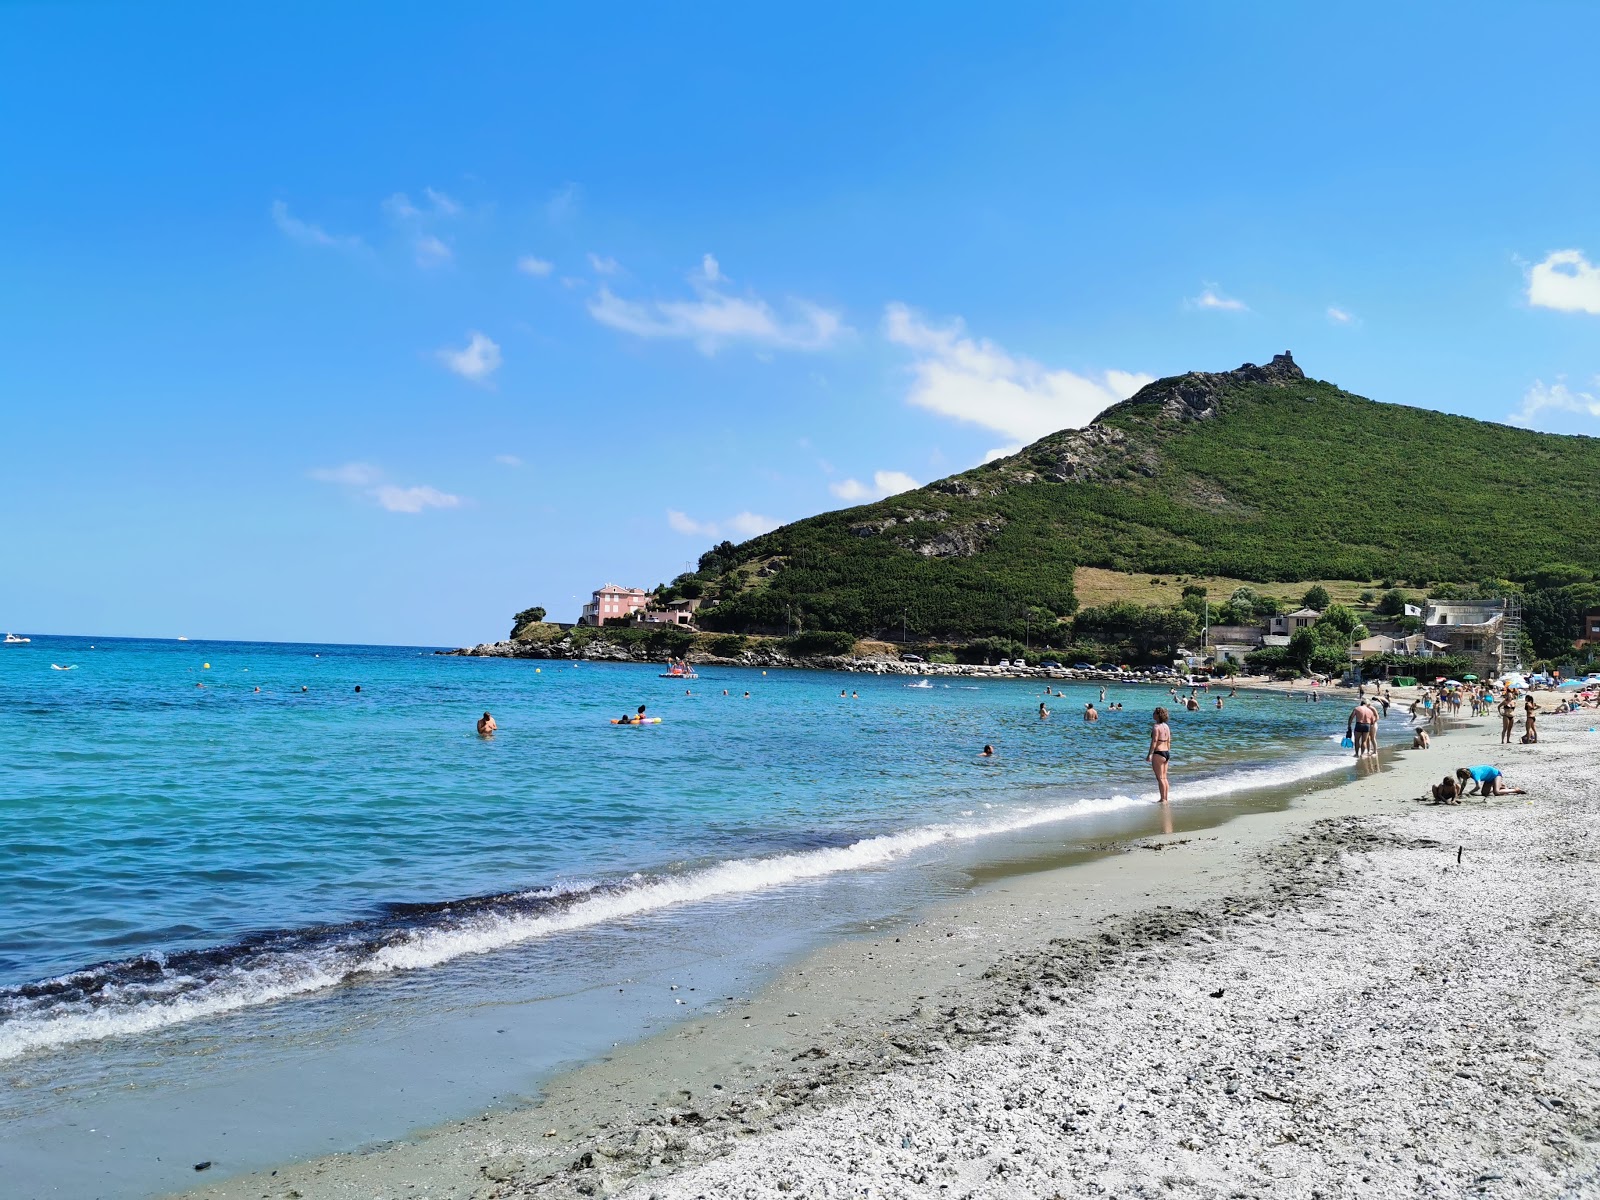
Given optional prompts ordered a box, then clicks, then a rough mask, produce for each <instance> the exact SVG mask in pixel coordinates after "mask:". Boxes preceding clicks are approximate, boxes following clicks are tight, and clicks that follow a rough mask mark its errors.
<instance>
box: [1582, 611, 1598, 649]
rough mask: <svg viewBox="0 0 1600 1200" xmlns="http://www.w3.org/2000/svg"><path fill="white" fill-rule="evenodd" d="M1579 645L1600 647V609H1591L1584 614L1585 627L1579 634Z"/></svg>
mask: <svg viewBox="0 0 1600 1200" xmlns="http://www.w3.org/2000/svg"><path fill="white" fill-rule="evenodd" d="M1578 645H1579V646H1594V645H1600V608H1591V609H1590V610H1589V611H1588V612H1586V613H1584V614H1583V626H1582V628H1581V629H1580V630H1579V633H1578Z"/></svg>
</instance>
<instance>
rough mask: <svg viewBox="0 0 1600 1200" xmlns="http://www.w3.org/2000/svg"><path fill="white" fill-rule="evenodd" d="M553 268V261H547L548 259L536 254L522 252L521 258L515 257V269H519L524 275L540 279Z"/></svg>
mask: <svg viewBox="0 0 1600 1200" xmlns="http://www.w3.org/2000/svg"><path fill="white" fill-rule="evenodd" d="M555 269H556V265H555V263H553V262H551V261H549V260H548V259H544V258H539V257H538V256H537V255H533V254H524V255H523V256H522V257H521V258H519V259H517V270H519V271H521V272H522V273H523V274H524V275H534V276H537V277H538V278H540V279H543V278H544V277H545V276H547V275H549V274H550V272H551V271H554V270H555Z"/></svg>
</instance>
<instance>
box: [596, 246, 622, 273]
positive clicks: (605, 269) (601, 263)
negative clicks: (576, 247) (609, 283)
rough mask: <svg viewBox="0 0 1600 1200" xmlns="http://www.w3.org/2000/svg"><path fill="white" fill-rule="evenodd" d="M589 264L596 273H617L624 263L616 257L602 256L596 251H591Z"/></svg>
mask: <svg viewBox="0 0 1600 1200" xmlns="http://www.w3.org/2000/svg"><path fill="white" fill-rule="evenodd" d="M589 266H590V267H592V268H593V269H594V273H595V274H596V275H615V274H616V273H617V272H618V271H620V270H622V264H621V263H619V262H618V261H617V260H616V259H614V258H609V257H602V256H601V255H599V254H596V253H594V251H592V250H591V251H590V252H589Z"/></svg>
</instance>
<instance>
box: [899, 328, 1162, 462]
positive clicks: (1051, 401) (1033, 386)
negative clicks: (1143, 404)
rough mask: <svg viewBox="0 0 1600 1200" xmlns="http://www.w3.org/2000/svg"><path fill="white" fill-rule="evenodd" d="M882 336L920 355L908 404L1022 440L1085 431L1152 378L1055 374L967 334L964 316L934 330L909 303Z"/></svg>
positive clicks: (913, 370) (1118, 374)
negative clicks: (1099, 414)
mask: <svg viewBox="0 0 1600 1200" xmlns="http://www.w3.org/2000/svg"><path fill="white" fill-rule="evenodd" d="M883 332H884V336H885V337H887V338H888V339H889V341H891V342H893V343H895V344H896V345H899V346H905V347H907V348H908V349H911V350H914V351H916V352H917V354H918V358H917V360H916V361H915V362H914V363H912V365H911V374H912V385H911V391H910V393H909V394H908V395H907V397H906V399H907V400H908V401H909V402H910V403H912V404H914V405H916V406H917V407H918V408H925V409H928V410H929V411H930V412H936V413H939V414H940V415H941V416H946V417H953V418H954V419H955V420H958V421H966V422H968V423H970V424H973V425H980V426H982V427H983V428H985V429H992V430H994V431H996V432H998V433H1003V434H1005V435H1006V436H1008V437H1010V438H1012V439H1013V440H1015V441H1017V442H1031V441H1033V440H1035V439H1037V438H1041V437H1043V436H1044V435H1045V434H1047V433H1054V432H1055V431H1056V430H1058V429H1068V428H1072V429H1076V428H1080V427H1081V426H1084V425H1087V424H1088V423H1089V422H1090V421H1091V420H1092V419H1093V418H1094V417H1095V415H1096V414H1098V413H1099V412H1101V411H1102V410H1103V409H1105V408H1107V407H1108V406H1110V405H1112V404H1115V403H1116V402H1117V401H1118V400H1124V399H1126V398H1127V397H1129V396H1131V395H1132V394H1133V393H1134V392H1136V391H1138V390H1139V389H1140V388H1141V387H1143V386H1144V385H1145V384H1147V383H1151V382H1153V379H1154V377H1153V376H1150V375H1142V374H1135V373H1133V372H1129V371H1107V372H1105V373H1104V374H1102V375H1101V376H1100V377H1099V378H1098V379H1096V378H1092V377H1089V376H1085V375H1078V374H1075V373H1074V372H1072V371H1062V370H1056V371H1052V370H1049V369H1047V368H1046V367H1044V366H1042V365H1041V364H1039V363H1037V362H1034V361H1033V360H1032V359H1030V358H1024V357H1022V356H1020V355H1013V354H1009V353H1007V352H1006V351H1005V350H1004V349H1003V348H1002V347H1000V346H997V345H995V343H993V342H991V341H989V340H988V339H987V338H972V337H970V336H968V335H967V333H966V327H965V325H964V324H963V323H962V321H961V320H960V318H956V319H955V320H953V321H951V322H950V323H949V324H947V325H943V326H936V325H931V324H929V323H928V322H927V321H926V320H925V319H924V318H923V317H922V316H921V314H919V313H917V312H915V311H914V310H912V309H910V308H908V307H906V306H905V305H904V304H891V305H889V306H888V308H887V309H886V310H885V312H884V319H883ZM1011 452H1012V451H1005V453H1011Z"/></svg>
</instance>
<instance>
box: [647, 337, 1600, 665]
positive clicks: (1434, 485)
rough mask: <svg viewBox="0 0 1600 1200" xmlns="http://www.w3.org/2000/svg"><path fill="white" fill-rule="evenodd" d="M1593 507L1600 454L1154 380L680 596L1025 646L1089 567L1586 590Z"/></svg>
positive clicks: (795, 535)
mask: <svg viewBox="0 0 1600 1200" xmlns="http://www.w3.org/2000/svg"><path fill="white" fill-rule="evenodd" d="M1597 501H1600V439H1595V438H1585V437H1563V436H1557V435H1553V434H1542V433H1533V432H1530V431H1527V430H1522V429H1515V428H1511V427H1509V426H1504V425H1495V424H1490V423H1487V422H1482V421H1473V420H1469V419H1467V418H1465V417H1456V416H1449V415H1446V414H1444V413H1439V412H1434V411H1431V410H1428V409H1418V408H1406V407H1402V406H1399V405H1393V404H1381V403H1377V402H1375V401H1372V400H1367V399H1364V398H1363V397H1360V396H1355V395H1352V394H1350V393H1348V392H1345V391H1342V390H1341V389H1339V388H1338V387H1336V386H1334V385H1333V384H1331V383H1325V382H1321V381H1317V380H1312V379H1308V378H1306V376H1305V375H1304V374H1303V373H1302V372H1301V370H1300V369H1299V367H1297V366H1296V365H1295V363H1294V362H1293V361H1292V359H1291V358H1290V357H1289V356H1288V355H1287V354H1283V355H1278V356H1277V357H1276V358H1274V359H1273V361H1272V362H1271V363H1270V364H1269V365H1267V366H1264V367H1258V366H1254V365H1251V364H1246V365H1245V366H1243V367H1240V368H1239V369H1238V370H1234V371H1227V372H1221V373H1205V372H1195V373H1191V374H1188V375H1183V376H1177V377H1173V378H1168V379H1162V380H1158V381H1157V382H1155V383H1153V384H1151V385H1149V386H1148V387H1146V388H1144V389H1143V390H1141V391H1140V392H1139V393H1138V394H1137V395H1135V396H1133V397H1132V398H1131V399H1129V400H1126V401H1124V402H1123V403H1121V404H1118V405H1115V406H1113V407H1112V408H1110V409H1108V410H1106V411H1105V412H1104V413H1102V414H1101V415H1100V416H1099V417H1097V418H1096V419H1095V420H1094V422H1092V423H1091V424H1090V425H1089V426H1087V427H1086V428H1084V429H1081V430H1068V431H1063V432H1061V433H1056V434H1052V435H1050V436H1049V437H1046V438H1043V439H1041V440H1040V441H1038V442H1035V443H1034V444H1033V445H1031V446H1028V447H1026V448H1025V449H1023V450H1022V451H1021V452H1019V453H1018V454H1015V455H1012V456H1010V457H1008V458H1003V459H999V460H997V461H995V462H993V463H989V464H986V465H985V466H982V467H978V468H976V469H974V470H971V471H966V472H963V473H962V474H959V475H955V476H952V477H950V478H948V479H943V480H939V481H937V482H935V483H931V484H929V485H928V486H926V487H922V488H918V489H916V490H915V491H911V492H905V493H903V494H901V495H897V496H892V497H890V498H889V499H887V500H882V501H879V502H878V503H875V504H867V505H862V506H859V507H856V508H849V509H844V510H842V511H838V512H830V513H823V514H821V515H819V516H815V517H810V518H807V519H805V520H802V521H796V522H794V523H793V524H790V525H785V526H783V527H782V528H780V529H776V530H774V531H773V532H771V533H769V534H765V535H763V536H761V537H757V538H753V539H751V540H750V541H747V542H744V543H742V544H740V545H733V544H731V543H727V542H724V543H722V544H721V545H720V546H718V547H716V548H715V549H713V550H711V551H709V552H708V553H706V554H705V555H703V556H702V557H701V559H700V564H699V568H698V570H696V571H694V572H692V573H690V574H688V575H685V576H682V577H680V578H679V579H678V580H676V581H675V582H674V584H673V585H672V586H671V588H669V589H668V591H669V592H670V593H672V594H683V595H701V596H703V597H704V598H705V599H706V600H707V601H708V603H707V605H706V606H705V607H704V608H702V610H701V612H700V616H699V619H700V621H701V623H702V625H703V626H704V627H707V628H711V629H720V630H732V631H740V632H755V631H768V632H780V633H781V632H788V631H792V630H801V629H805V630H842V631H848V632H850V633H854V634H857V635H866V636H887V637H899V636H900V634H901V631H902V629H904V631H905V633H906V634H907V635H909V636H911V637H921V638H929V639H952V640H953V639H963V638H974V637H984V636H1000V637H1013V638H1021V637H1024V636H1026V635H1027V634H1028V632H1029V631H1030V630H1032V631H1037V630H1040V629H1042V628H1045V627H1046V626H1047V625H1051V624H1053V623H1055V622H1057V621H1059V619H1060V618H1062V617H1065V616H1068V615H1070V614H1072V613H1073V612H1074V611H1076V609H1077V607H1078V596H1077V594H1076V593H1075V591H1074V587H1073V578H1074V572H1075V569H1076V568H1079V567H1093V568H1099V569H1102V570H1105V571H1110V572H1118V573H1132V572H1144V573H1152V574H1156V575H1161V576H1168V577H1177V576H1190V577H1193V576H1209V577H1224V578H1227V579H1229V580H1243V581H1255V582H1257V583H1289V582H1295V581H1313V580H1330V581H1371V582H1372V584H1373V585H1374V586H1388V584H1389V583H1390V582H1395V583H1401V582H1404V583H1407V584H1409V585H1411V586H1414V587H1418V588H1421V587H1424V586H1426V585H1427V584H1429V583H1432V582H1438V581H1462V582H1465V581H1480V580H1489V579H1511V580H1517V579H1522V578H1526V577H1530V576H1531V575H1532V574H1533V573H1535V572H1536V571H1538V570H1540V569H1541V568H1546V567H1548V566H1550V565H1551V564H1562V565H1563V566H1566V567H1571V568H1573V569H1575V570H1576V571H1578V572H1579V574H1580V576H1583V575H1587V576H1591V577H1592V575H1593V573H1594V572H1596V571H1600V529H1597V525H1600V521H1597V519H1596V517H1595V515H1594V514H1595V513H1596V512H1597V511H1600V504H1597ZM1347 586H1353V584H1347ZM1272 590H1274V591H1281V592H1283V593H1285V594H1287V593H1290V592H1293V591H1295V590H1297V589H1294V588H1290V587H1282V588H1274V589H1272ZM1151 592H1152V594H1151V595H1150V597H1149V602H1151V603H1156V602H1165V603H1169V604H1170V603H1171V599H1170V598H1169V597H1168V596H1166V595H1163V594H1160V591H1159V589H1158V588H1155V587H1152V588H1151ZM1223 594H1226V592H1224V593H1223Z"/></svg>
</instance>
